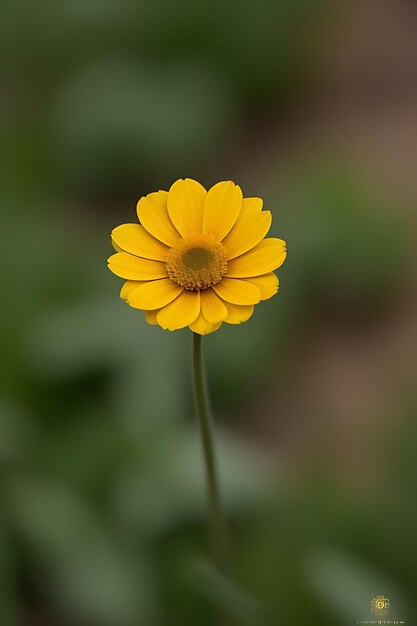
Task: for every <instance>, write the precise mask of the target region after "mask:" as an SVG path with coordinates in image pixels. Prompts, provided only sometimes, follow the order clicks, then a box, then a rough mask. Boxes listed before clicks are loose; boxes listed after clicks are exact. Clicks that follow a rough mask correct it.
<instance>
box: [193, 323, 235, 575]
mask: <svg viewBox="0 0 417 626" xmlns="http://www.w3.org/2000/svg"><path fill="white" fill-rule="evenodd" d="M193 374H194V391H195V402H196V408H197V414H198V419H199V423H200V432H201V442H202V445H203V453H204V463H205V469H206V479H207V490H208V509H209V510H208V513H209V529H210V535H211V542H212V548H213V555H214V559H215V563H216V565H217V567H218V568H219V570H220V571H221V572H222V573H223V574H226V575H227V574H228V573H229V549H228V541H227V533H226V524H225V518H224V515H223V511H222V507H221V503H220V493H219V482H218V478H217V470H216V460H215V454H214V446H213V432H212V423H211V417H210V409H209V402H208V395H207V388H206V384H205V379H204V369H203V361H202V355H201V335H198V334H197V333H193Z"/></svg>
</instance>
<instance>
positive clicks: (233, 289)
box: [212, 278, 261, 304]
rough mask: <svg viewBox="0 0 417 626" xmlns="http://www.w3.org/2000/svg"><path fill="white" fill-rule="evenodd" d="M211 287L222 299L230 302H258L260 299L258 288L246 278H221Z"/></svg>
mask: <svg viewBox="0 0 417 626" xmlns="http://www.w3.org/2000/svg"><path fill="white" fill-rule="evenodd" d="M212 289H214V291H215V292H216V293H217V295H218V296H220V298H221V299H222V300H226V302H231V303H232V304H258V302H259V301H260V299H261V291H260V289H259V288H258V287H257V286H256V285H252V283H248V282H247V281H246V280H236V279H235V278H223V279H222V280H221V281H220V282H219V283H217V285H213V287H212Z"/></svg>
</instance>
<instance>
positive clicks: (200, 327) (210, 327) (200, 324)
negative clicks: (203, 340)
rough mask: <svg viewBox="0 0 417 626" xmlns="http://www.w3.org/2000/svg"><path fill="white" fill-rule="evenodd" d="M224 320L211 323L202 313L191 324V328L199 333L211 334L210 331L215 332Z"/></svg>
mask: <svg viewBox="0 0 417 626" xmlns="http://www.w3.org/2000/svg"><path fill="white" fill-rule="evenodd" d="M221 325H222V322H217V324H211V323H210V322H208V321H207V320H206V318H205V317H204V315H203V314H202V313H200V315H199V316H198V317H197V319H196V320H195V322H193V323H192V324H190V325H189V327H188V328H189V329H190V330H192V331H193V332H194V333H197V334H198V335H209V334H210V333H214V331H215V330H217V329H218V328H220V326H221Z"/></svg>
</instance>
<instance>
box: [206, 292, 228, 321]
mask: <svg viewBox="0 0 417 626" xmlns="http://www.w3.org/2000/svg"><path fill="white" fill-rule="evenodd" d="M201 312H202V314H203V315H204V317H205V319H206V320H207V321H208V322H209V323H211V324H216V323H217V322H222V321H223V320H224V319H225V317H226V315H227V309H226V306H225V304H224V302H223V301H222V300H220V298H219V296H218V295H217V294H216V292H215V291H213V289H203V290H202V291H201Z"/></svg>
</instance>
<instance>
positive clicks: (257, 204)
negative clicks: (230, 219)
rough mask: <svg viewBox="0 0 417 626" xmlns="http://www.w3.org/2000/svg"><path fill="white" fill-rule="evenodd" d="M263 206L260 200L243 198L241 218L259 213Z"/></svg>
mask: <svg viewBox="0 0 417 626" xmlns="http://www.w3.org/2000/svg"><path fill="white" fill-rule="evenodd" d="M263 204H264V203H263V200H262V198H243V201H242V209H241V214H242V217H243V216H245V217H246V216H248V215H256V213H260V212H261V211H262V207H263Z"/></svg>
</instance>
